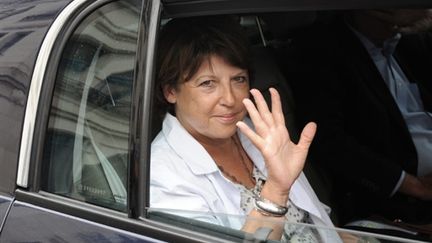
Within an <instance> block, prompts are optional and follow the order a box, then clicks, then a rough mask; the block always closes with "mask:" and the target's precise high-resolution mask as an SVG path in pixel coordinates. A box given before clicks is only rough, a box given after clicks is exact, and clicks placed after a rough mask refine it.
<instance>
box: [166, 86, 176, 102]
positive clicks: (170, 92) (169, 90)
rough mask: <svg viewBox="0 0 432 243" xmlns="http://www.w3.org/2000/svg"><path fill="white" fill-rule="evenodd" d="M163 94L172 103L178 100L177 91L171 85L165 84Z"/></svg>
mask: <svg viewBox="0 0 432 243" xmlns="http://www.w3.org/2000/svg"><path fill="white" fill-rule="evenodd" d="M163 94H164V96H165V99H166V100H167V101H168V102H169V103H171V104H175V103H176V102H177V93H176V90H175V88H173V87H171V86H170V85H165V86H164V87H163Z"/></svg>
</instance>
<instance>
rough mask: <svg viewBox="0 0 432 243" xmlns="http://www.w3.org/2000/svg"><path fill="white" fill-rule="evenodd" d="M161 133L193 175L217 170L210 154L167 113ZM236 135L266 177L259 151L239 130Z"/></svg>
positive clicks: (249, 122)
mask: <svg viewBox="0 0 432 243" xmlns="http://www.w3.org/2000/svg"><path fill="white" fill-rule="evenodd" d="M244 121H245V122H246V123H247V124H248V125H249V126H250V127H253V126H252V122H251V121H250V119H248V118H245V119H244ZM162 133H163V134H164V136H165V137H166V140H167V142H168V144H169V145H170V146H171V148H173V150H174V151H175V152H176V153H177V154H178V155H179V156H180V157H181V158H182V159H184V161H186V163H187V165H188V166H189V168H190V169H191V171H192V172H193V173H194V174H196V175H203V174H210V173H214V172H216V171H218V170H219V169H218V167H217V165H216V163H215V161H214V160H213V158H212V157H211V156H210V154H209V153H208V152H207V151H206V150H205V148H204V147H203V146H202V145H201V144H200V143H199V142H198V141H197V140H196V139H195V138H194V137H193V136H192V135H190V133H189V132H188V131H186V129H184V127H183V126H182V125H181V124H180V122H179V121H178V120H177V118H176V117H175V116H173V115H171V114H169V113H167V114H166V116H165V119H164V122H163V125H162ZM237 133H238V134H239V138H240V142H241V144H242V146H243V148H244V149H245V151H246V153H247V154H248V155H249V158H251V159H252V161H253V162H254V164H255V166H256V167H257V168H258V169H259V170H260V171H261V172H262V173H263V174H265V175H267V172H266V170H265V163H264V159H263V157H262V155H261V153H260V152H259V150H258V149H257V148H256V147H255V146H254V145H253V144H252V142H251V141H250V140H249V139H248V138H247V137H246V135H244V134H243V133H241V132H240V130H239V129H237Z"/></svg>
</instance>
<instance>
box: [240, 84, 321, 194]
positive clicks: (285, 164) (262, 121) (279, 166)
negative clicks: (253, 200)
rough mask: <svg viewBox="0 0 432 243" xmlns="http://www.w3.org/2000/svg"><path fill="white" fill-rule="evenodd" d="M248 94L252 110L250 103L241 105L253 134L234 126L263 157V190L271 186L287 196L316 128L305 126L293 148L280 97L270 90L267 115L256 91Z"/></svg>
mask: <svg viewBox="0 0 432 243" xmlns="http://www.w3.org/2000/svg"><path fill="white" fill-rule="evenodd" d="M250 92H251V94H252V96H253V97H254V99H255V102H256V106H255V105H254V104H253V103H252V101H251V100H250V99H244V100H243V104H244V105H245V107H246V109H247V111H248V112H249V116H250V118H251V120H252V122H253V124H254V126H255V131H253V130H252V129H251V128H249V127H248V126H247V125H246V124H245V123H244V122H238V123H237V126H238V127H239V128H240V130H241V131H242V132H243V133H244V134H245V135H246V136H247V137H248V138H249V139H250V140H251V141H252V143H253V144H254V145H255V146H256V147H257V148H258V149H259V150H260V151H261V153H262V155H263V157H264V160H265V163H266V167H267V171H268V178H267V182H266V186H271V187H272V191H273V192H275V193H278V194H282V195H288V193H289V190H290V188H291V186H292V184H293V183H294V181H295V180H296V179H297V177H298V176H299V175H300V173H301V171H302V169H303V166H304V163H305V160H306V157H307V153H308V149H309V146H310V144H311V143H312V139H313V137H314V135H315V131H316V124H315V123H312V122H311V123H309V124H307V125H306V126H305V128H304V129H303V131H302V133H301V136H300V140H299V142H298V144H295V143H293V142H292V141H291V139H290V136H289V133H288V130H287V128H286V126H285V119H284V115H283V112H282V106H281V101H280V96H279V93H278V92H277V91H276V89H274V88H270V93H271V103H272V110H271V111H270V110H269V108H268V106H267V103H266V101H265V100H264V97H263V96H262V94H261V92H260V91H258V90H256V89H252V90H251V91H250Z"/></svg>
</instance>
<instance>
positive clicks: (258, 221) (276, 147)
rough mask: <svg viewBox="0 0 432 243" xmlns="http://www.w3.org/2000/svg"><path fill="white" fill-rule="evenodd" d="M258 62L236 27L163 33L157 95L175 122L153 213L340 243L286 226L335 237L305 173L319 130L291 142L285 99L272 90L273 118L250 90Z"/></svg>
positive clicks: (213, 23)
mask: <svg viewBox="0 0 432 243" xmlns="http://www.w3.org/2000/svg"><path fill="white" fill-rule="evenodd" d="M250 58H251V54H250V52H249V46H248V40H247V38H246V37H245V35H244V33H243V32H242V29H241V27H240V25H239V24H238V22H236V21H234V20H233V19H231V18H222V17H213V18H186V19H175V20H171V21H170V22H168V23H167V25H166V26H164V28H163V30H162V33H161V36H160V42H159V52H158V59H157V85H158V89H159V90H158V92H159V93H160V94H159V101H160V103H161V104H162V107H164V108H165V110H164V113H166V114H165V117H164V121H163V128H162V131H161V132H160V133H159V134H158V136H157V137H156V138H155V139H154V141H153V143H152V147H151V170H150V171H151V185H150V193H151V197H150V198H151V202H150V206H151V207H152V208H153V209H154V208H158V209H174V210H176V214H179V215H182V216H187V217H193V218H195V219H198V220H203V221H206V222H210V223H214V224H218V225H223V226H227V227H231V228H234V229H242V230H244V231H246V232H251V233H253V232H255V231H256V230H257V229H258V228H260V227H267V228H271V229H272V232H271V235H270V238H271V239H281V237H282V238H283V239H286V240H294V239H299V240H305V241H307V242H321V241H329V242H338V241H340V238H339V237H338V235H337V234H336V233H334V232H333V231H331V230H324V229H320V228H317V229H315V228H313V229H312V228H310V227H305V226H304V225H303V224H300V225H299V224H284V223H283V222H284V221H287V222H293V223H306V224H315V225H319V226H327V227H333V224H332V222H331V220H330V219H329V217H328V215H327V212H326V210H325V209H324V207H323V205H322V204H321V203H320V201H319V200H318V198H317V196H316V195H315V193H314V191H313V189H312V188H311V187H310V185H309V183H308V181H307V179H306V177H305V176H304V175H303V173H302V169H303V166H304V163H305V159H306V156H307V151H308V148H309V145H310V144H311V142H312V139H313V137H314V134H315V131H316V125H315V124H314V123H309V124H307V125H306V126H305V128H304V129H303V132H302V134H301V138H300V140H299V142H298V144H294V143H293V142H292V141H291V140H290V137H289V134H288V130H287V129H286V126H285V122H284V116H283V113H282V108H281V102H280V97H279V94H278V92H277V91H276V90H275V89H273V88H271V89H270V93H271V99H272V101H271V109H269V108H268V106H267V104H266V102H265V100H264V98H263V96H262V95H261V93H260V91H258V90H256V89H251V90H250V87H249V80H250V79H251V78H252V74H253V73H252V69H251V60H250ZM249 93H250V94H252V96H253V99H254V100H255V103H256V105H254V103H253V102H252V101H251V99H250V98H249ZM247 113H248V114H249V117H247V116H246V115H247ZM197 212H199V213H198V214H196V213H197ZM194 213H195V214H194ZM228 215H241V216H248V217H247V219H246V220H239V219H238V218H234V217H230V216H228ZM324 228H325V227H324Z"/></svg>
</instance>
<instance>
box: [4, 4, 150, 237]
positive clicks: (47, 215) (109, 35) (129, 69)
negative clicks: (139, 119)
mask: <svg viewBox="0 0 432 243" xmlns="http://www.w3.org/2000/svg"><path fill="white" fill-rule="evenodd" d="M153 3H155V4H157V1H141V0H121V1H120V0H119V1H72V2H71V3H70V4H69V5H68V6H67V7H66V8H64V10H63V11H62V12H61V13H60V14H59V15H58V16H57V19H56V20H55V21H54V23H53V24H52V26H51V28H50V30H49V31H48V32H47V34H46V37H45V40H44V42H43V44H42V46H41V49H40V52H39V56H38V58H37V61H36V64H35V69H34V73H33V78H32V81H31V82H32V83H31V87H30V92H29V97H28V102H27V110H26V114H25V124H24V128H23V134H24V135H23V137H22V142H21V153H20V158H19V161H20V162H19V166H18V176H17V177H18V178H17V185H18V187H19V189H17V190H16V192H15V194H16V200H14V201H13V203H12V206H11V207H10V210H9V213H8V217H7V220H6V221H5V222H4V226H3V229H2V232H1V235H0V241H1V242H12V241H13V242H29V241H32V242H50V241H62V242H120V241H123V242H124V241H127V242H129V241H131V242H134V241H136V242H138V241H139V242H157V241H158V240H156V239H152V238H151V237H147V236H146V234H137V233H132V232H130V230H128V229H127V227H126V229H125V225H128V224H127V223H126V224H125V223H123V224H121V222H122V221H128V220H129V217H128V212H129V210H128V207H127V206H128V200H129V193H130V191H129V190H128V188H129V183H130V180H129V178H128V176H129V174H130V173H129V171H128V170H129V168H130V164H129V159H130V158H131V157H132V154H131V151H133V149H132V147H131V144H132V143H131V136H130V134H131V127H132V126H131V124H132V123H133V117H132V114H133V107H134V106H133V103H132V100H133V93H134V88H135V87H136V84H135V82H136V80H137V79H136V75H135V71H136V66H137V65H136V62H137V53H138V49H139V48H138V46H139V43H140V40H141V39H140V34H141V31H143V32H146V31H148V25H149V22H148V20H149V16H146V15H143V16H144V17H145V18H146V19H145V20H142V19H141V16H142V14H141V13H142V11H145V12H146V11H147V13H150V12H151V11H152V8H151V7H152V4H153ZM156 9H157V8H156ZM157 13H158V12H157V11H156V14H157ZM142 35H143V36H144V37H147V35H145V34H142ZM141 38H142V37H141ZM10 201H11V200H10V199H7V198H6V199H3V198H0V213H1V214H3V213H5V212H6V209H7V208H8V206H9V204H8V202H10ZM129 221H131V220H129ZM119 225H120V226H119ZM130 225H131V223H130V222H129V226H128V227H129V228H130V227H131V226H130Z"/></svg>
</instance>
